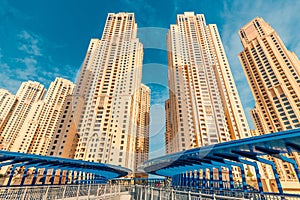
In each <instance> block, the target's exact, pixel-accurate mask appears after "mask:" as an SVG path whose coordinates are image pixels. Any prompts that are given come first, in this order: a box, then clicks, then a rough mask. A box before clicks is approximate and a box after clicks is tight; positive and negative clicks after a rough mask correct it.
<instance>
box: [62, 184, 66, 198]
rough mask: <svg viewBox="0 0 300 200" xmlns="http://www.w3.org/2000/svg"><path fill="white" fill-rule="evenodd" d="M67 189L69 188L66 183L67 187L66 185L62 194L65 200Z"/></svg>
mask: <svg viewBox="0 0 300 200" xmlns="http://www.w3.org/2000/svg"><path fill="white" fill-rule="evenodd" d="M66 189H67V186H66V185H65V187H64V191H63V194H62V200H64V199H65V193H66Z"/></svg>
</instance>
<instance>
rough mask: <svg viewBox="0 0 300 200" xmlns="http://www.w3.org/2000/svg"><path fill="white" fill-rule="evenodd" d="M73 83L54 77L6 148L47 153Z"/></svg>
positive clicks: (33, 152)
mask: <svg viewBox="0 0 300 200" xmlns="http://www.w3.org/2000/svg"><path fill="white" fill-rule="evenodd" d="M73 88H74V84H73V83H72V82H71V81H69V80H66V79H63V78H56V79H55V81H54V82H52V83H51V84H50V87H49V90H48V92H47V94H46V96H45V99H43V100H40V101H38V102H36V103H34V104H33V106H32V109H31V110H30V111H29V113H28V116H27V117H26V120H25V121H24V123H23V125H22V128H21V131H20V133H19V134H18V135H17V137H16V139H15V141H14V142H13V143H12V145H11V146H10V147H9V148H8V150H11V151H15V152H22V153H30V154H39V155H47V152H48V149H49V145H50V143H51V141H52V139H53V134H54V131H55V130H56V127H57V126H58V124H59V123H60V122H59V119H60V116H61V115H64V114H63V113H62V106H63V104H64V102H65V99H66V97H67V96H68V95H71V94H72V92H73Z"/></svg>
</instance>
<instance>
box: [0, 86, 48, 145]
mask: <svg viewBox="0 0 300 200" xmlns="http://www.w3.org/2000/svg"><path fill="white" fill-rule="evenodd" d="M45 91H46V90H45V88H44V86H43V85H41V84H40V83H38V82H33V81H28V82H23V83H22V85H21V87H20V88H19V90H18V92H17V94H16V97H17V103H16V105H15V108H14V110H13V112H12V114H11V116H10V118H9V119H8V120H7V122H6V124H5V126H4V127H3V129H2V130H1V133H0V135H1V140H0V141H1V145H2V148H3V149H4V150H8V149H9V148H10V147H11V145H12V144H13V143H14V142H15V139H16V137H17V136H18V134H19V133H20V130H21V128H22V125H23V124H24V122H25V120H26V118H27V116H28V114H29V112H30V110H31V109H32V107H33V105H34V104H35V103H36V102H38V101H40V100H42V98H43V96H44V94H45Z"/></svg>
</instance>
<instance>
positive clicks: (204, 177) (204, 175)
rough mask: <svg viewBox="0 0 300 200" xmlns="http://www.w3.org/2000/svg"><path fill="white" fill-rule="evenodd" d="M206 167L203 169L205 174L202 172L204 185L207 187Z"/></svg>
mask: <svg viewBox="0 0 300 200" xmlns="http://www.w3.org/2000/svg"><path fill="white" fill-rule="evenodd" d="M206 170H207V169H206V168H204V169H203V174H202V187H204V188H207V186H206Z"/></svg>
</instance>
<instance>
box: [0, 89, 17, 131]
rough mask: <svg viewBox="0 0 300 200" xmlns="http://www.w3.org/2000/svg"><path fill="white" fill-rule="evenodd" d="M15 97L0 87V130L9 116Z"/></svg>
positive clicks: (15, 100)
mask: <svg viewBox="0 0 300 200" xmlns="http://www.w3.org/2000/svg"><path fill="white" fill-rule="evenodd" d="M16 102H17V97H16V96H15V95H13V94H11V93H10V92H8V91H7V90H4V89H0V132H1V130H2V129H3V128H4V126H5V124H6V122H7V120H8V119H9V117H10V116H11V113H12V111H13V109H14V106H15V103H16Z"/></svg>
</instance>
